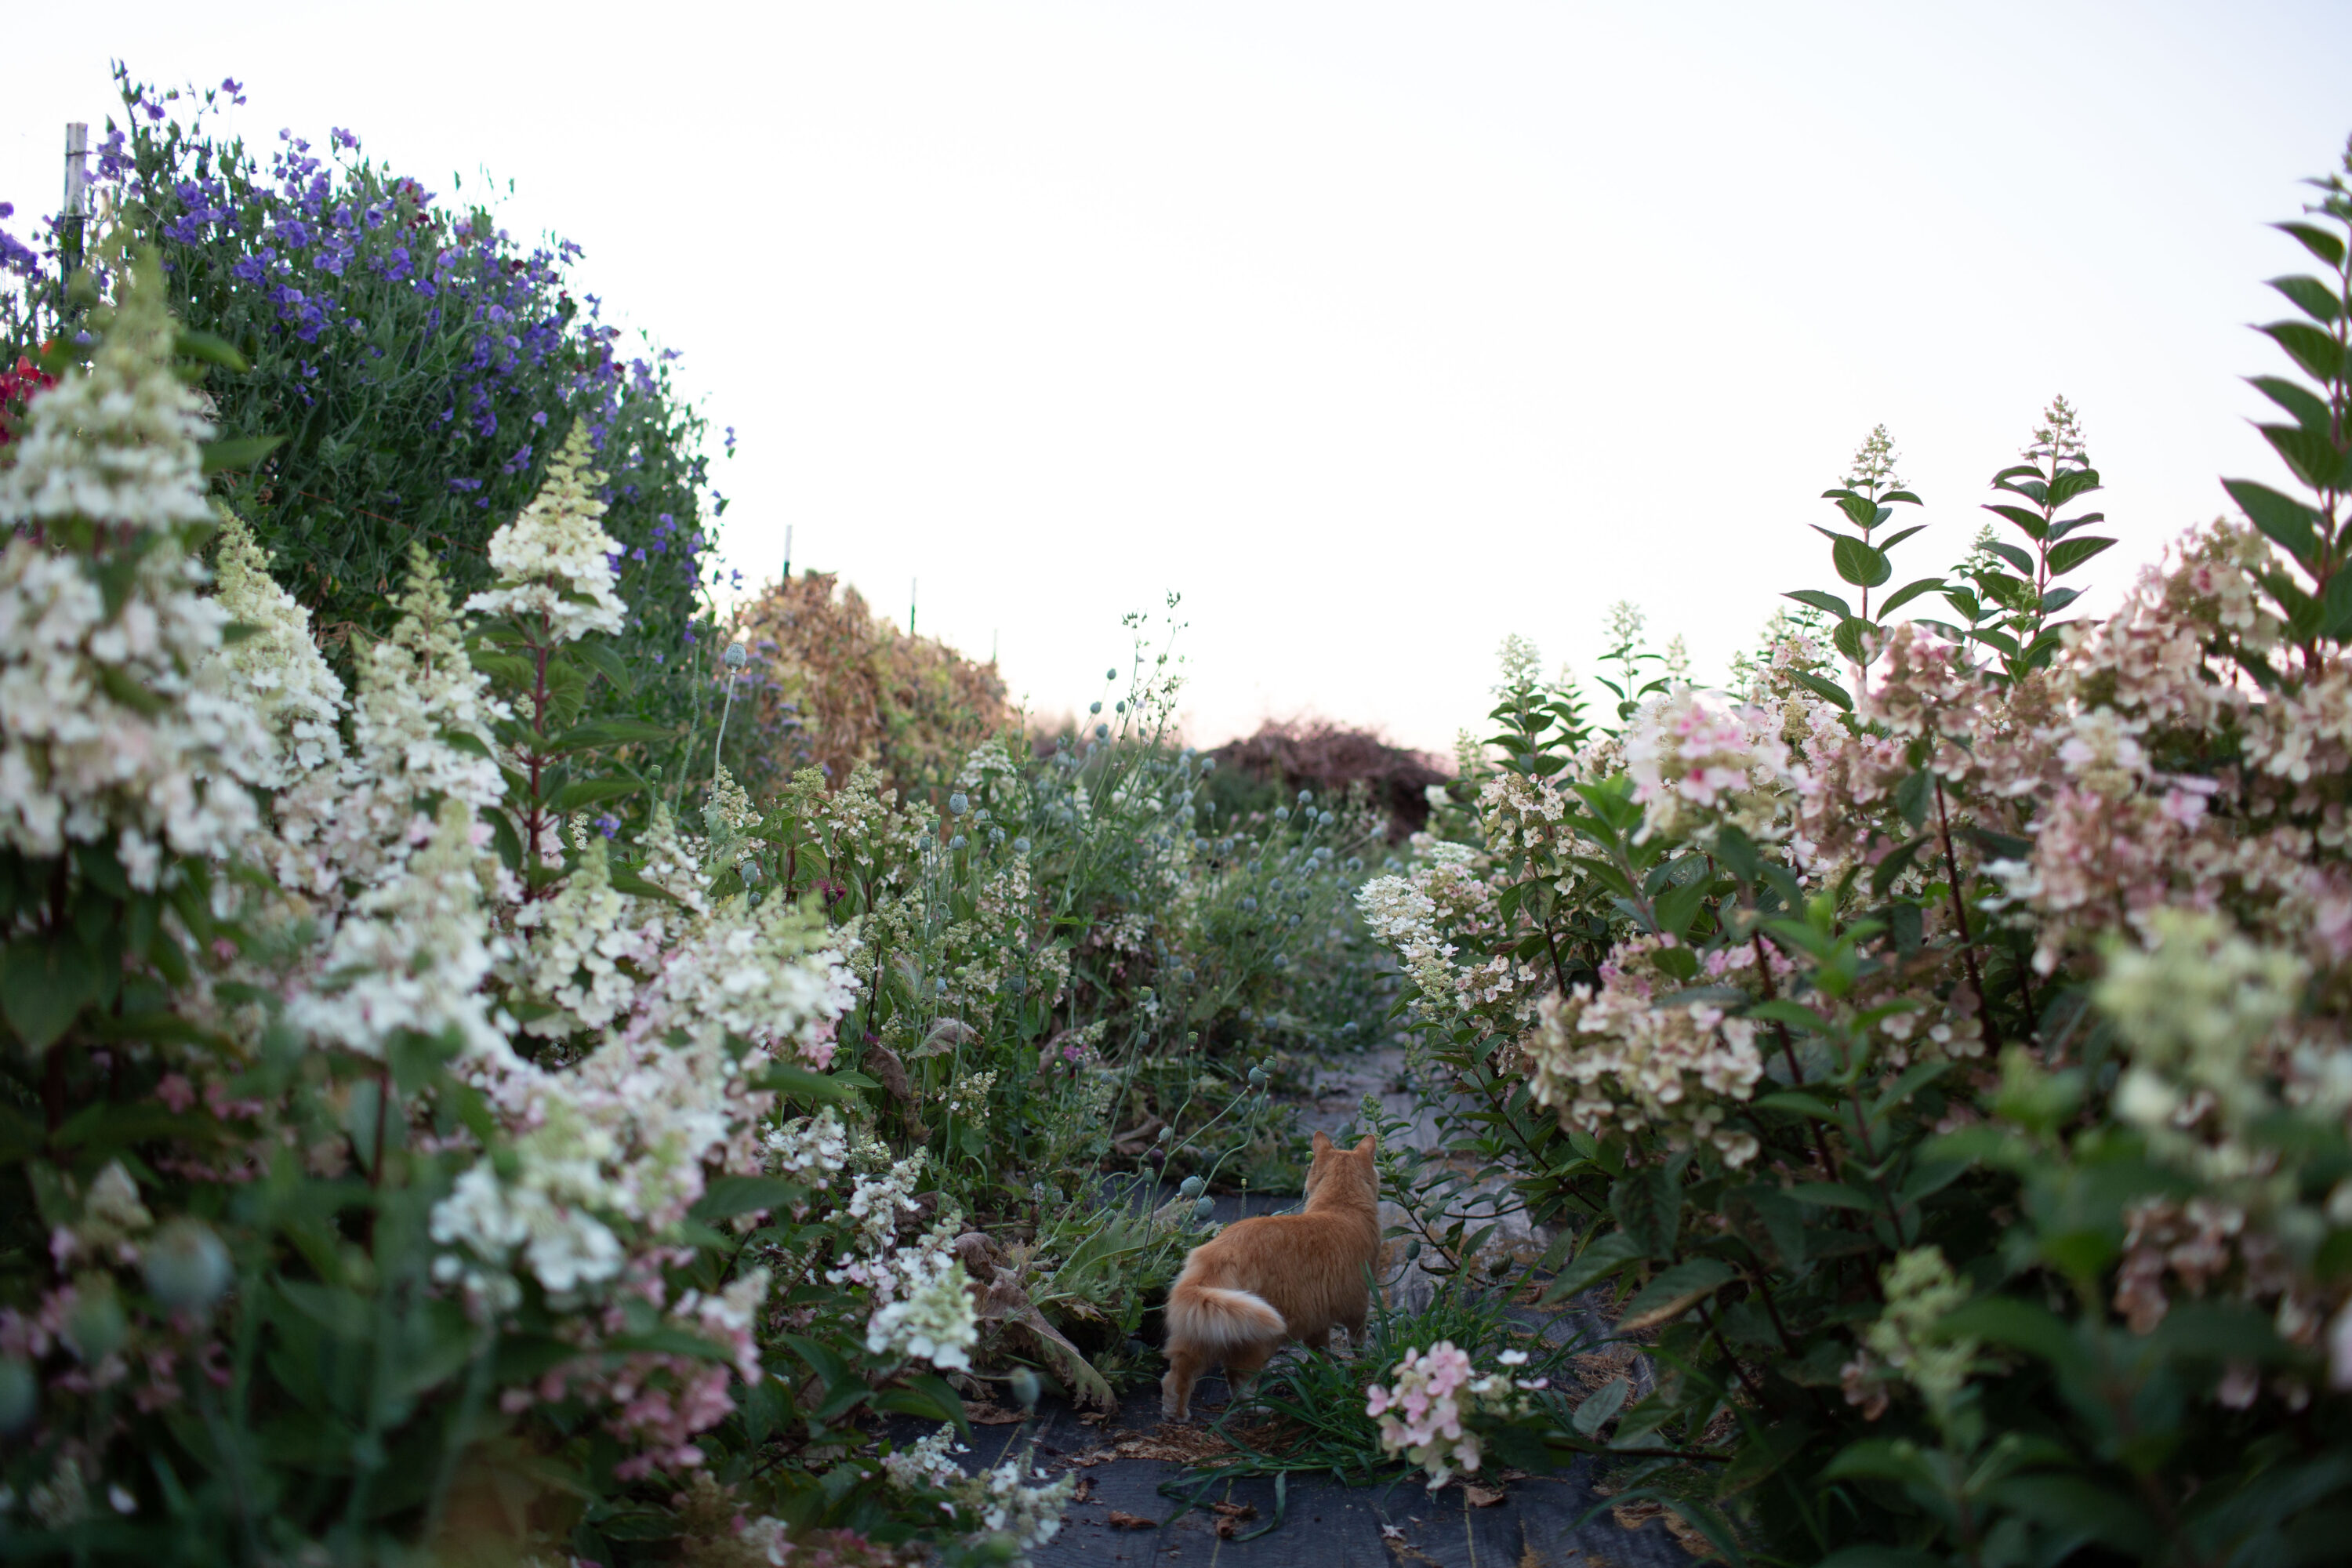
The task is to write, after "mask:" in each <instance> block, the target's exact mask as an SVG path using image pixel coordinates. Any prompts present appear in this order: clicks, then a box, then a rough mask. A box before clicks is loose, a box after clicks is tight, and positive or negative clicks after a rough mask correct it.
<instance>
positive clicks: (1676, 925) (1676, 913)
mask: <svg viewBox="0 0 2352 1568" xmlns="http://www.w3.org/2000/svg"><path fill="white" fill-rule="evenodd" d="M2344 575H2345V576H2347V577H2352V572H2347V573H2346V574H2344ZM1705 903H1706V881H1705V880H1704V879H1701V880H1696V881H1693V882H1690V883H1687V884H1685V885H1684V886H1682V887H1679V888H1668V889H1666V890H1665V891H1664V892H1663V893H1661V894H1659V895H1658V898H1657V901H1656V903H1655V904H1654V905H1653V906H1652V907H1653V908H1654V909H1655V910H1657V912H1658V929H1659V930H1660V931H1664V932H1666V933H1667V934H1669V935H1671V936H1673V937H1675V939H1676V940H1678V941H1679V940H1681V939H1683V938H1685V937H1687V936H1688V935H1689V934H1690V928H1691V922H1692V921H1695V920H1696V919H1698V911H1699V908H1700V906H1701V905H1703V904H1705Z"/></svg>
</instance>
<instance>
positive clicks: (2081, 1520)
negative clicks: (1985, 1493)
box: [1989, 1475, 2164, 1562]
mask: <svg viewBox="0 0 2352 1568" xmlns="http://www.w3.org/2000/svg"><path fill="white" fill-rule="evenodd" d="M1989 1492H1990V1500H1993V1501H1995V1502H1996V1503H1998V1504H2000V1505H2002V1506H2004V1507H2006V1508H2008V1509H2010V1510H2014V1511H2015V1512H2018V1513H2021V1514H2022V1515H2024V1516H2025V1517H2026V1518H2028V1519H2030V1520H2032V1521H2034V1522H2035V1523H2037V1524H2041V1525H2043V1526H2046V1527H2048V1528H2049V1529H2051V1530H2053V1531H2063V1532H2064V1533H2066V1534H2069V1535H2072V1536H2074V1537H2075V1538H2077V1539H2080V1538H2082V1537H2084V1536H2088V1537H2089V1538H2090V1539H2092V1540H2094V1541H2096V1542H2099V1543H2100V1544H2101V1545H2103V1546H2109V1547H2113V1548H2114V1549H2116V1551H2118V1552H2124V1553H2126V1555H2127V1556H2129V1557H2133V1558H2137V1559H2138V1560H2140V1561H2142V1562H2154V1561H2158V1559H2159V1558H2161V1557H2162V1556H2163V1555H2164V1553H2163V1552H2162V1550H2161V1549H2162V1547H2163V1546H2164V1537H2163V1535H2162V1534H2161V1533H2160V1532H2159V1531H2158V1529H2157V1526H2156V1523H2155V1521H2153V1520H2151V1519H2149V1518H2148V1516H2147V1510H2146V1509H2145V1508H2144V1506H2143V1505H2142V1504H2141V1503H2140V1502H2139V1501H2138V1500H2137V1499H2132V1498H2126V1497H2124V1496H2122V1495H2120V1494H2118V1493H2116V1492H2113V1491H2109V1490H2108V1489H2106V1488H2105V1487H2103V1486H2100V1485H2098V1484H2097V1483H2096V1482H2095V1481H2091V1480H2088V1479H2084V1478H2083V1477H2081V1476H2050V1475H2036V1476H2011V1477H2010V1478H2009V1479H2006V1480H2002V1481H2000V1482H1998V1483H1996V1484H1995V1485H1994V1486H1992V1487H1991V1488H1990V1489H1989Z"/></svg>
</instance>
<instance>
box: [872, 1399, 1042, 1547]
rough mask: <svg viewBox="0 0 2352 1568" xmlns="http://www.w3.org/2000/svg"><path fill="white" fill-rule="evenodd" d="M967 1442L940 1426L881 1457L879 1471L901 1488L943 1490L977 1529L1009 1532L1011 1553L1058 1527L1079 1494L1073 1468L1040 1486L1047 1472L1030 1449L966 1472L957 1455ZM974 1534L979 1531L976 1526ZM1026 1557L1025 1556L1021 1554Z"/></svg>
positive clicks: (1036, 1542) (1035, 1543)
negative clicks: (1036, 1483)
mask: <svg viewBox="0 0 2352 1568" xmlns="http://www.w3.org/2000/svg"><path fill="white" fill-rule="evenodd" d="M970 1452H971V1447H969V1446H968V1445H966V1444H963V1443H959V1442H957V1441H956V1432H955V1428H954V1427H952V1426H942V1427H940V1429H939V1430H938V1431H936V1432H934V1433H932V1434H931V1435H930V1436H928V1437H925V1438H922V1439H920V1440H919V1441H918V1442H915V1443H912V1444H910V1445H908V1447H904V1448H900V1449H898V1450H897V1451H896V1452H894V1453H889V1454H885V1455H884V1456H883V1457H882V1471H883V1473H884V1474H885V1475H887V1476H888V1477H889V1478H890V1483H891V1485H893V1486H895V1487H897V1488H898V1489H899V1490H901V1491H908V1492H913V1491H944V1492H946V1493H947V1494H948V1495H949V1497H950V1499H952V1500H953V1501H952V1503H951V1505H950V1506H953V1507H956V1508H959V1509H961V1510H964V1511H967V1512H969V1513H970V1514H971V1516H972V1517H973V1518H974V1520H976V1521H977V1522H978V1524H979V1526H980V1531H985V1532H986V1533H988V1534H991V1535H1003V1536H1007V1537H1010V1538H1011V1540H1012V1542H1013V1549H1014V1551H1015V1552H1021V1553H1024V1554H1025V1553H1026V1552H1031V1551H1033V1550H1034V1549H1035V1548H1037V1547H1040V1546H1043V1545H1045V1544H1046V1543H1047V1542H1050V1541H1052V1540H1053V1539H1054V1538H1055V1536H1057V1535H1059V1534H1060V1533H1061V1532H1062V1518H1063V1515H1064V1514H1066V1512H1068V1511H1069V1506H1070V1501H1071V1500H1072V1499H1073V1498H1075V1497H1076V1495H1077V1489H1078V1478H1077V1473H1076V1471H1066V1472H1064V1473H1063V1474H1062V1475H1061V1476H1059V1477H1057V1478H1055V1479H1053V1480H1050V1481H1047V1482H1046V1484H1045V1485H1044V1486H1042V1487H1036V1486H1031V1485H1030V1484H1029V1482H1030V1480H1031V1479H1037V1480H1045V1471H1044V1470H1041V1469H1035V1470H1033V1469H1032V1468H1031V1460H1032V1458H1033V1457H1034V1456H1033V1455H1032V1453H1031V1452H1030V1451H1029V1450H1025V1449H1024V1451H1023V1452H1022V1453H1021V1454H1019V1455H1015V1456H1010V1457H1008V1458H1005V1459H1004V1460H1003V1461H1002V1462H1001V1463H999V1464H997V1465H994V1466H992V1467H991V1468H988V1469H985V1470H982V1472H981V1473H980V1474H978V1475H976V1476H967V1475H965V1474H964V1472H963V1467H962V1466H961V1464H959V1463H958V1462H957V1460H956V1458H955V1456H957V1455H958V1454H968V1453H970ZM975 1533H979V1532H978V1531H976V1532H975ZM1023 1560H1024V1561H1025V1560H1026V1559H1025V1556H1024V1559H1023Z"/></svg>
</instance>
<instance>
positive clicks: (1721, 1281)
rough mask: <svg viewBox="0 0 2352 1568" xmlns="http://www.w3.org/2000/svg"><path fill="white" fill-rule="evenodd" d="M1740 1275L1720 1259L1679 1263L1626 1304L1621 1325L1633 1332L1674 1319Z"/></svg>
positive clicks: (1619, 1323)
mask: <svg viewBox="0 0 2352 1568" xmlns="http://www.w3.org/2000/svg"><path fill="white" fill-rule="evenodd" d="M1734 1279H1738V1274H1737V1273H1736V1272H1735V1271H1734V1270H1733V1269H1732V1268H1731V1266H1730V1265H1729V1264H1727V1263H1725V1262H1723V1261H1722V1260H1720V1259H1718V1258H1690V1259H1688V1260H1686V1261H1685V1262H1682V1263H1677V1264H1675V1266H1674V1267H1673V1268H1668V1269H1666V1270H1664V1272H1662V1273H1660V1274H1659V1275H1658V1276H1657V1277H1656V1278H1655V1279H1652V1280H1651V1281H1650V1282H1649V1283H1648V1284H1647V1285H1644V1286H1643V1287H1642V1289H1641V1290H1640V1292H1639V1293H1638V1294H1636V1295H1635V1296H1634V1298H1633V1300H1631V1301H1628V1302H1626V1303H1625V1312H1624V1315H1623V1316H1622V1318H1620V1319H1619V1320H1618V1323H1617V1327H1618V1329H1619V1330H1620V1331H1622V1332H1624V1333H1629V1334H1631V1333H1639V1332H1641V1331H1643V1330H1644V1329H1653V1328H1655V1327H1657V1326H1658V1325H1659V1324H1661V1323H1666V1322H1671V1321H1674V1320H1675V1319H1676V1318H1679V1317H1681V1316H1682V1315H1683V1314H1684V1313H1685V1312H1687V1311H1689V1310H1691V1308H1693V1307H1694V1306H1696V1305H1697V1304H1698V1303H1699V1302H1701V1301H1703V1300H1706V1298H1707V1297H1709V1296H1712V1295H1714V1294H1715V1293H1716V1292H1717V1290H1720V1289H1723V1287H1724V1286H1726V1285H1727V1284H1729V1283H1730V1282H1731V1281H1732V1280H1734Z"/></svg>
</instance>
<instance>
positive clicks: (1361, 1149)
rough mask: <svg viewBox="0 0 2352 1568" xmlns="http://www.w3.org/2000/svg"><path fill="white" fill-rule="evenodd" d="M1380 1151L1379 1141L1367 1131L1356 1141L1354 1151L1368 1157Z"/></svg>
mask: <svg viewBox="0 0 2352 1568" xmlns="http://www.w3.org/2000/svg"><path fill="white" fill-rule="evenodd" d="M1356 1152H1357V1153H1359V1154H1362V1155H1364V1156H1366V1157H1368V1158H1369V1157H1370V1156H1371V1155H1374V1154H1377V1153H1379V1152H1381V1141H1380V1140H1379V1139H1378V1138H1375V1137H1374V1136H1372V1134H1370V1133H1369V1132H1367V1133H1365V1134H1364V1135H1363V1137H1362V1138H1360V1139H1359V1140H1358V1141H1357V1142H1356Z"/></svg>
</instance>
